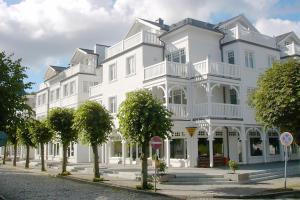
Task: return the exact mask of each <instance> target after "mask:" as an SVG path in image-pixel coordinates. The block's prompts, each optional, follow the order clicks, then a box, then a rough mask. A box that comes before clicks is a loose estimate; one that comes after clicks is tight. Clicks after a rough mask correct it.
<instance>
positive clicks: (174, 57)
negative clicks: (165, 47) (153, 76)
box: [166, 48, 186, 63]
mask: <svg viewBox="0 0 300 200" xmlns="http://www.w3.org/2000/svg"><path fill="white" fill-rule="evenodd" d="M166 59H167V61H172V62H178V63H186V54H185V49H184V48H182V49H179V50H176V51H173V52H171V53H168V54H167V55H166Z"/></svg>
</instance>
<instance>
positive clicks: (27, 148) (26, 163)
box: [25, 145, 30, 169]
mask: <svg viewBox="0 0 300 200" xmlns="http://www.w3.org/2000/svg"><path fill="white" fill-rule="evenodd" d="M29 151H30V147H29V145H26V162H25V168H27V169H28V168H29Z"/></svg>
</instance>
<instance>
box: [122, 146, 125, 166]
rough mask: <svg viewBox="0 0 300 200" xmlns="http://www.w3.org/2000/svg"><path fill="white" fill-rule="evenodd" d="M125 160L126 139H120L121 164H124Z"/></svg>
mask: <svg viewBox="0 0 300 200" xmlns="http://www.w3.org/2000/svg"><path fill="white" fill-rule="evenodd" d="M125 161H126V141H125V140H122V164H123V165H124V166H125Z"/></svg>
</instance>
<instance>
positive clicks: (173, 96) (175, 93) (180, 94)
mask: <svg viewBox="0 0 300 200" xmlns="http://www.w3.org/2000/svg"><path fill="white" fill-rule="evenodd" d="M169 103H172V104H187V100H186V96H185V93H184V91H183V90H182V89H174V90H172V91H171V92H170V97H169Z"/></svg>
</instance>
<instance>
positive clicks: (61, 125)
mask: <svg viewBox="0 0 300 200" xmlns="http://www.w3.org/2000/svg"><path fill="white" fill-rule="evenodd" d="M73 118H74V111H73V110H72V109H70V108H54V109H52V110H50V112H49V115H48V118H47V123H48V125H49V127H50V129H51V130H52V131H53V132H55V133H56V134H57V135H58V136H59V139H60V140H61V142H62V144H69V143H70V142H74V141H76V140H77V138H78V134H77V132H76V131H74V130H73V128H72V126H73Z"/></svg>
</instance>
